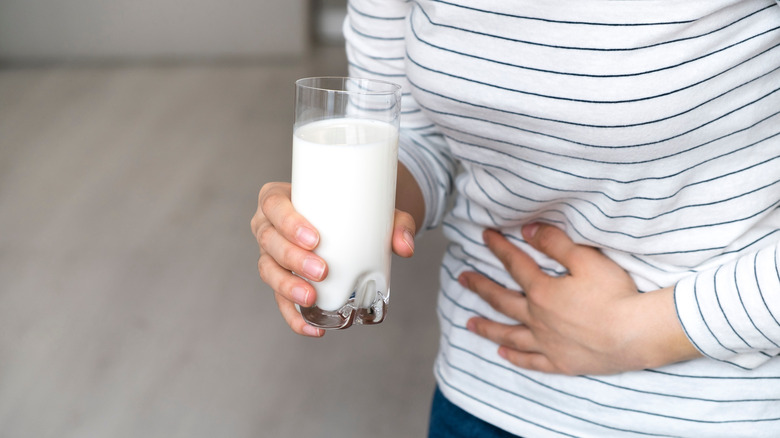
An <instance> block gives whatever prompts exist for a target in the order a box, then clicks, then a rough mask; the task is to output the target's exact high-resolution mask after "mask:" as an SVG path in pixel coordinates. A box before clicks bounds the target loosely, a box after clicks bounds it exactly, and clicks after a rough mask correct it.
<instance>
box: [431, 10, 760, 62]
mask: <svg viewBox="0 0 780 438" xmlns="http://www.w3.org/2000/svg"><path fill="white" fill-rule="evenodd" d="M417 7H418V9H420V10H421V11H422V13H423V14H424V15H425V18H427V19H428V22H429V23H431V24H432V25H433V26H436V27H443V28H446V29H452V30H456V31H460V32H464V33H470V34H474V35H480V36H484V37H488V38H495V39H499V40H504V41H509V42H512V43H518V44H527V45H531V46H540V47H549V48H553V49H563V50H581V51H595V52H626V51H634V50H643V49H649V48H653V47H658V46H663V45H667V44H673V43H679V42H684V41H690V40H695V39H699V38H702V37H706V36H709V35H713V34H716V33H718V32H720V31H722V30H724V29H727V28H729V27H731V26H733V25H735V24H737V23H739V22H741V21H743V20H746V19H748V18H750V17H752V16H754V15H756V14H758V13H760V12H763V11H765V10H767V9H773V8H774V7H775V5H769V6H764V7H763V8H761V9H758V10H756V11H753V12H750V13H749V14H747V15H745V16H743V17H740V18H738V19H736V20H735V21H732V22H731V23H728V24H726V25H723V26H721V27H718V28H715V29H713V30H711V31H708V32H705V33H701V34H698V35H694V36H690V37H685V38H677V39H673V40H669V41H663V42H658V43H654V44H647V45H644V46H636V47H623V48H602V47H581V46H561V45H557V44H545V43H540V42H536V41H530V40H521V39H517V38H509V37H505V36H501V35H496V34H489V33H486V32H479V31H476V30H473V29H466V28H463V27H457V26H452V25H448V24H443V23H437V22H435V21H433V20H432V19H431V17H430V16H429V15H428V13H427V12H426V11H425V9H424V8H423V7H422V6H421V5H420V4H419V3H418V4H417Z"/></svg>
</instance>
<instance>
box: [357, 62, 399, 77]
mask: <svg viewBox="0 0 780 438" xmlns="http://www.w3.org/2000/svg"><path fill="white" fill-rule="evenodd" d="M347 64H349V66H350V67H352V68H356V69H358V70H360V71H364V72H366V73H371V74H372V75H376V76H382V77H386V78H403V77H406V75H405V74H404V73H384V72H380V71H375V70H369V69H368V68H366V67H363V66H362V65H359V64H355V63H354V62H352V61H350V62H348V63H347Z"/></svg>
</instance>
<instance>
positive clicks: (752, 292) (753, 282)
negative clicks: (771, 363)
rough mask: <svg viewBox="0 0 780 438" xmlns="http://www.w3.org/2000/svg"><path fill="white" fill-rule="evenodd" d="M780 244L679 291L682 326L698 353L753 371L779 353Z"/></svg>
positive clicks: (685, 283) (702, 274) (697, 278)
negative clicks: (779, 263)
mask: <svg viewBox="0 0 780 438" xmlns="http://www.w3.org/2000/svg"><path fill="white" fill-rule="evenodd" d="M778 252H780V243H776V244H775V245H774V246H770V247H766V248H763V249H761V250H758V251H756V252H753V253H750V254H747V255H744V256H742V257H740V258H737V259H736V260H734V261H732V262H730V263H728V264H725V265H722V266H718V267H714V268H712V269H710V270H707V271H703V272H700V273H698V274H697V275H695V276H691V277H688V278H685V279H683V280H682V281H680V282H679V283H678V284H677V286H676V287H675V294H674V295H675V304H676V306H677V314H678V317H679V318H680V322H681V323H682V326H683V328H684V330H685V332H686V335H687V336H688V338H689V339H690V341H691V342H692V343H693V344H694V346H695V347H696V348H698V349H699V351H700V352H701V353H702V354H704V355H706V356H708V357H710V358H712V359H715V360H719V361H723V362H727V363H730V364H732V365H735V366H737V367H740V368H744V369H753V368H756V367H758V366H759V365H761V364H763V363H764V362H766V361H767V360H769V359H770V358H772V357H774V356H777V355H779V354H780V268H778V259H779V258H780V257H779V256H778Z"/></svg>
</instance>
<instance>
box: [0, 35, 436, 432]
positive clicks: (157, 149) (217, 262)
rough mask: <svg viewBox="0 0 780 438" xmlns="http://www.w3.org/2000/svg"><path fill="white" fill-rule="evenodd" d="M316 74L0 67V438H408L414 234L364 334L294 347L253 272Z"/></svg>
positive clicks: (421, 315) (420, 398) (417, 305)
mask: <svg viewBox="0 0 780 438" xmlns="http://www.w3.org/2000/svg"><path fill="white" fill-rule="evenodd" d="M317 59H320V62H316V61H310V62H299V63H296V62H280V63H275V64H274V63H268V64H251V63H244V64H241V63H237V64H232V65H225V64H211V65H195V64H192V65H125V66H120V65H114V66H91V67H84V66H82V67H74V66H68V67H51V68H40V67H39V68H18V67H17V68H6V69H2V70H0V437H3V438H7V437H13V438H16V437H19V438H47V437H57V438H70V437H73V438H76V437H78V438H81V437H101V438H102V437H106V438H123V437H133V438H135V437H144V438H152V437H166V438H173V437H187V438H197V437H210V438H211V437H231V438H243V437H263V438H265V437H269V438H287V437H290V438H292V437H296V438H297V437H323V438H330V437H340V438H341V437H343V438H350V437H369V436H370V437H388V438H389V437H392V438H407V437H422V436H424V435H425V429H426V423H427V414H428V407H429V402H430V395H431V391H432V389H433V375H432V364H433V358H434V355H435V348H436V345H437V343H438V328H437V325H436V312H435V295H436V292H437V290H438V279H437V275H438V274H437V269H436V266H437V264H438V262H439V260H440V254H441V252H442V250H443V241H442V239H441V236H440V235H439V234H438V233H436V232H431V233H429V234H427V235H426V236H424V237H422V238H421V240H420V241H419V242H418V254H417V256H416V257H415V259H414V260H412V261H407V260H402V259H395V260H394V271H393V296H392V300H391V302H392V307H391V310H390V313H389V316H388V320H387V321H386V322H385V323H383V324H382V325H380V326H377V327H356V328H354V329H349V330H347V331H343V332H331V333H328V334H327V335H326V336H325V338H324V339H321V340H311V339H305V338H302V337H299V336H297V335H295V334H293V333H292V332H291V331H289V330H288V329H287V326H286V325H285V324H284V322H283V320H282V318H281V317H280V316H279V314H278V312H277V310H276V306H275V303H274V300H273V297H272V294H271V292H270V290H269V288H268V287H267V286H265V285H264V284H263V283H262V282H261V280H260V279H259V276H258V274H257V270H256V262H257V256H258V249H257V245H256V243H255V242H254V239H253V237H252V235H251V233H250V230H249V219H250V217H251V215H252V213H253V212H254V209H255V207H256V197H257V192H258V190H259V187H260V186H261V185H262V184H263V183H264V182H267V181H273V180H288V179H289V168H290V161H289V160H290V141H291V123H292V100H293V94H292V93H293V87H292V84H293V82H294V80H295V79H296V78H298V77H302V76H308V75H320V74H340V73H343V65H344V62H343V53H341V51H338V50H337V51H335V52H333V53H331V52H328V53H325V54H324V55H319V56H318V57H317Z"/></svg>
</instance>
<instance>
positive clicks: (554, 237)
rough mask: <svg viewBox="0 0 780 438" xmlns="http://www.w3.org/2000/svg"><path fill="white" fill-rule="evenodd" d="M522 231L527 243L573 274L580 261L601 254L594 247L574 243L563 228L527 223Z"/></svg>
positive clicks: (579, 265) (580, 264)
mask: <svg viewBox="0 0 780 438" xmlns="http://www.w3.org/2000/svg"><path fill="white" fill-rule="evenodd" d="M522 233H523V238H524V239H525V241H526V242H528V244H530V245H531V246H533V247H534V248H535V249H537V250H539V251H540V252H542V253H544V254H546V255H547V256H549V257H550V258H552V259H553V260H555V261H557V262H558V263H560V264H561V265H563V266H564V267H565V268H566V269H568V270H569V272H571V273H573V274H576V273H577V271H578V269H579V268H580V267H581V266H582V265H583V263H581V262H582V261H585V260H591V259H592V257H594V256H598V257H600V256H601V253H600V252H599V251H598V250H596V249H595V248H591V247H588V246H582V245H578V244H576V243H574V242H573V241H572V240H571V239H570V238H569V236H568V235H567V234H566V233H565V232H564V231H563V230H561V229H560V228H557V227H554V226H552V225H547V224H542V223H532V224H528V225H526V226H524V227H523V229H522Z"/></svg>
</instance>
